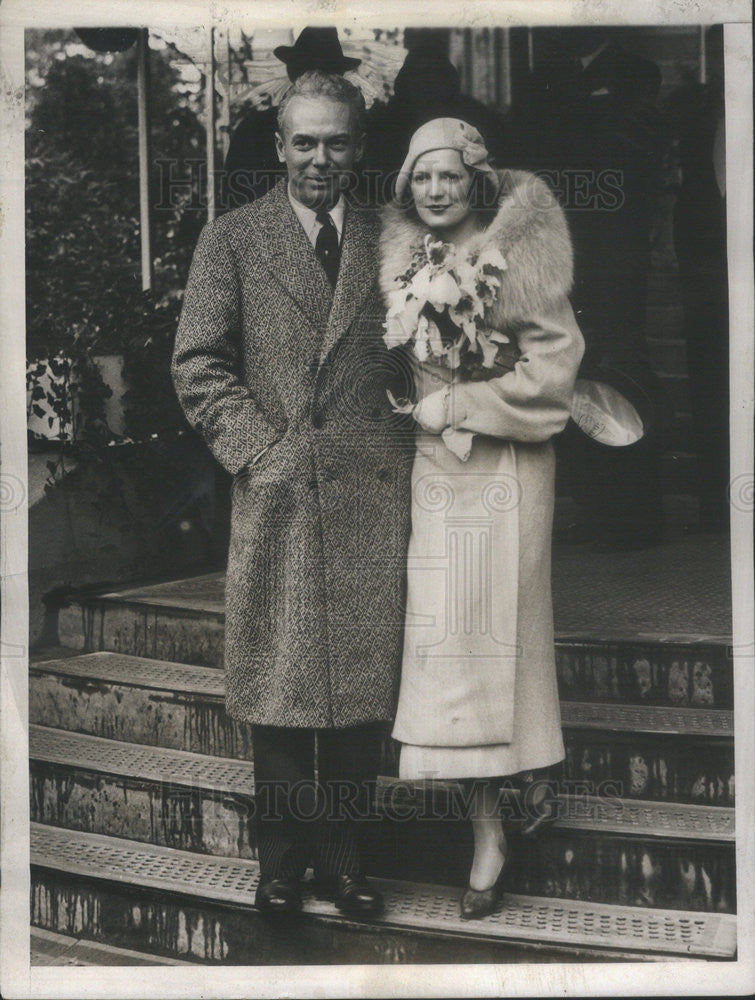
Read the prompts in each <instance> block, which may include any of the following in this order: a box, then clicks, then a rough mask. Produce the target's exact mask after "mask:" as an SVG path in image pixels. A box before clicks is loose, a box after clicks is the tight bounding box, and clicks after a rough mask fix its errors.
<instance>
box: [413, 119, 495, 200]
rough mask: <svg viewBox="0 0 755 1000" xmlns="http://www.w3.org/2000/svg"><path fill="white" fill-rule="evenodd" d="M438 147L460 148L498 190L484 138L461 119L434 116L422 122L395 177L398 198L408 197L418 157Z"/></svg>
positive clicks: (462, 156) (467, 162)
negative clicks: (430, 119)
mask: <svg viewBox="0 0 755 1000" xmlns="http://www.w3.org/2000/svg"><path fill="white" fill-rule="evenodd" d="M435 149H457V150H458V151H459V152H460V153H461V158H462V160H463V161H464V163H465V164H466V166H468V167H469V168H470V169H471V170H479V171H480V172H482V173H486V174H487V175H488V177H489V178H490V180H491V182H492V183H493V185H494V186H495V188H496V190H498V187H499V182H498V175H497V174H496V172H495V170H494V168H493V165H492V163H491V162H490V153H489V152H488V149H487V146H486V145H485V140H484V139H483V138H482V136H481V135H480V133H479V132H478V131H477V129H476V128H475V127H474V126H473V125H470V124H469V123H468V122H465V121H462V120H461V118H433V120H432V121H429V122H426V123H425V124H424V125H421V126H420V127H419V128H418V129H417V131H416V132H415V133H414V135H413V136H412V138H411V141H410V142H409V150H408V152H407V154H406V159H405V160H404V163H403V165H402V167H401V170H400V171H399V175H398V177H397V178H396V200H397V201H399V202H401V201H405V200H406V198H407V193H408V188H409V181H410V179H411V176H412V170H413V169H414V164H415V163H416V162H417V160H418V159H419V157H420V156H424V155H425V153H431V152H432V151H433V150H435Z"/></svg>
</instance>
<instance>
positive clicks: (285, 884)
mask: <svg viewBox="0 0 755 1000" xmlns="http://www.w3.org/2000/svg"><path fill="white" fill-rule="evenodd" d="M254 905H255V906H256V907H257V909H258V910H259V911H260V913H264V914H266V915H269V916H290V915H291V914H292V913H298V912H299V910H301V890H300V888H299V880H298V879H296V878H264V877H263V878H261V879H260V882H259V885H258V886H257V892H256V893H255V896H254Z"/></svg>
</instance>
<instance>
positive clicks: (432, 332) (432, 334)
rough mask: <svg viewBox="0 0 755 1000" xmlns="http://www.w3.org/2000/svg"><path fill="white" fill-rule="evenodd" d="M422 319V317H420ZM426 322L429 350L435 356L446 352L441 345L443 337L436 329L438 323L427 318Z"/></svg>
mask: <svg viewBox="0 0 755 1000" xmlns="http://www.w3.org/2000/svg"><path fill="white" fill-rule="evenodd" d="M421 318H422V319H424V317H421ZM426 322H427V339H428V342H429V344H430V350H431V351H432V353H433V354H435V355H436V356H442V355H443V354H445V353H446V349H445V347H444V346H443V339H442V337H441V335H440V330H439V329H438V324H437V323H436V322H435V321H434V320H432V319H428V320H426Z"/></svg>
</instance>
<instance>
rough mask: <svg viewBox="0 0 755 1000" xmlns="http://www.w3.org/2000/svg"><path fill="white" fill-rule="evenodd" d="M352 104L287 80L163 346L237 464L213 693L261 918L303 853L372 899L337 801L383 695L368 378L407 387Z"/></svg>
mask: <svg viewBox="0 0 755 1000" xmlns="http://www.w3.org/2000/svg"><path fill="white" fill-rule="evenodd" d="M363 108H364V102H363V100H362V97H361V94H360V93H359V91H357V90H356V89H355V88H354V87H353V86H352V85H351V84H349V83H348V82H347V81H345V80H344V79H343V78H342V77H339V76H337V75H328V74H324V73H322V72H319V71H314V72H309V73H305V74H304V75H303V76H301V77H300V78H299V79H298V80H297V81H296V82H295V84H294V85H293V87H292V89H291V91H290V92H289V94H288V95H287V97H286V99H285V100H284V101H283V102H282V104H281V107H280V114H279V130H278V133H277V135H276V146H277V150H278V156H279V158H280V160H281V162H282V163H284V164H285V166H286V171H287V180H286V181H281V182H279V184H278V185H277V186H276V187H275V188H274V189H273V190H272V191H271V192H270V193H269V194H267V195H266V196H265V197H263V198H261V199H259V200H258V201H256V202H254V203H252V204H250V205H246V206H244V207H242V208H240V209H238V210H237V211H235V212H231V213H229V214H227V215H224V216H222V217H221V218H220V219H217V220H216V221H215V222H214V223H212V224H210V225H208V226H207V227H206V228H205V230H204V232H203V234H202V236H201V238H200V241H199V245H198V247H197V250H196V254H195V257H194V262H193V265H192V270H191V274H190V277H189V283H188V287H187V289H186V296H185V301H184V308H183V313H182V317H181V322H180V325H179V330H178V334H177V338H176V347H175V354H174V362H173V375H174V380H175V384H176V388H177V391H178V395H179V398H180V400H181V403H182V405H183V407H184V409H185V411H186V414H187V416H188V418H189V420H190V422H191V423H192V424H193V425H194V427H195V428H196V429H197V430H198V431H199V432H200V433H201V434H202V435H203V436H204V438H205V439H206V441H207V443H208V445H209V447H210V448H211V450H212V451H213V453H214V455H215V456H216V458H217V459H218V461H219V462H220V463H221V464H222V465H223V466H224V467H225V468H226V469H227V470H228V471H229V472H230V473H232V474H233V475H234V477H235V478H234V483H233V487H232V515H231V518H232V520H231V540H230V551H229V558H228V575H227V583H226V654H225V658H226V673H227V693H226V703H227V708H228V711H229V713H230V714H231V715H232V716H234V717H235V718H236V719H240V720H244V721H246V722H249V723H251V724H252V726H253V747H254V761H255V779H256V793H257V809H258V812H257V819H258V838H259V841H258V842H259V857H260V869H261V879H260V883H259V888H258V889H257V894H256V905H257V906H258V907H259V908H260V909H261V910H262V911H264V912H266V913H291V912H293V911H296V910H297V909H298V908H299V907H300V906H301V888H300V879H301V877H302V875H303V874H304V871H305V869H306V867H307V865H308V864H309V863H310V862H312V863H313V866H314V871H315V875H316V877H317V878H318V879H321V880H323V881H325V882H327V883H328V884H329V885H330V886H331V887H332V889H333V892H334V894H335V901H336V905H337V906H338V907H339V909H341V910H343V911H345V912H348V913H351V914H355V915H357V916H359V915H362V916H372V915H374V914H376V913H378V912H379V911H380V909H381V906H382V902H381V899H380V896H379V894H378V893H377V892H376V891H375V890H374V889H373V888H372V887H371V886H370V885H369V884H368V883H367V882H366V880H365V878H364V872H363V866H362V860H361V857H360V850H359V843H358V836H357V834H358V829H357V827H358V824H357V822H356V817H358V815H359V814H360V811H361V810H364V809H365V808H366V805H367V803H366V802H365V795H364V791H365V783H366V782H367V781H369V779H374V777H375V775H376V773H377V758H378V753H379V741H378V739H377V738H376V727H377V725H378V724H379V723H380V722H381V721H385V720H389V719H390V718H391V717H392V714H393V708H394V699H395V692H396V681H397V672H398V666H399V664H400V652H401V646H402V624H403V618H402V607H403V588H404V574H405V560H406V546H407V542H408V530H409V500H410V489H409V474H410V460H411V456H412V447H411V441H410V440H408V437H407V434H406V432H404V431H403V430H402V428H401V425H400V424H398V423H397V421H398V419H399V418H397V417H396V416H395V415H394V414H393V413H392V410H391V407H390V404H389V401H388V397H387V393H386V388H387V387H389V386H390V387H391V389H392V390H393V391H394V392H397V393H400V394H403V395H406V394H407V391H408V390H407V387H406V385H402V384H401V381H402V378H401V372H400V371H399V370H398V369H397V365H398V364H399V362H398V360H397V358H396V357H395V356H394V354H395V352H390V353H389V352H388V351H387V350H386V349H385V347H384V345H383V343H382V339H381V334H382V321H383V319H384V308H383V306H382V303H381V301H380V299H379V296H378V293H377V290H376V282H375V279H376V273H377V260H376V250H377V241H378V232H377V229H378V223H377V218H376V217H375V215H374V213H366V212H363V211H361V210H359V209H357V208H355V207H353V206H352V205H351V204H349V202H348V200H347V198H345V197H344V194H343V192H344V190H345V189H346V188H347V187H348V184H349V180H350V175H351V172H352V169H353V167H354V164H355V162H356V161H357V160H358V158H359V157H360V155H361V153H362V146H363V137H362V132H361V115H362V112H363ZM315 743H316V745H317V759H316V761H315ZM315 766H317V774H318V781H317V782H315V780H314V778H315ZM357 791H358V792H359V793H360V794H357Z"/></svg>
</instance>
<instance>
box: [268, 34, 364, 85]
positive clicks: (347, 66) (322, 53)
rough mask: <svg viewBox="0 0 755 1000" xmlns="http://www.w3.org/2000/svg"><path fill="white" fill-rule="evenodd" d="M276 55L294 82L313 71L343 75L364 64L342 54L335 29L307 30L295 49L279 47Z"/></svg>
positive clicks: (285, 46)
mask: <svg viewBox="0 0 755 1000" xmlns="http://www.w3.org/2000/svg"><path fill="white" fill-rule="evenodd" d="M273 54H274V55H275V56H276V58H278V59H280V61H281V62H282V63H285V64H286V70H287V71H288V77H289V79H290V80H291V81H292V82H293V81H294V80H295V79H296V78H297V77H299V76H301V75H302V73H306V72H307V71H308V70H311V69H319V70H322V71H323V72H324V73H338V74H343V73H348V71H349V70H352V69H356V68H357V66H359V64H360V63H361V62H362V60H361V59H353V58H351V57H350V56H345V55H344V54H343V49H342V48H341V43H340V42H339V41H338V32H337V31H336V29H335V28H304V29H303V30H302V32H301V34H300V35H299V37H298V38H297V39H296V41H295V42H294V44H293V45H279V46H278V47H277V48H275V49H273Z"/></svg>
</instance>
